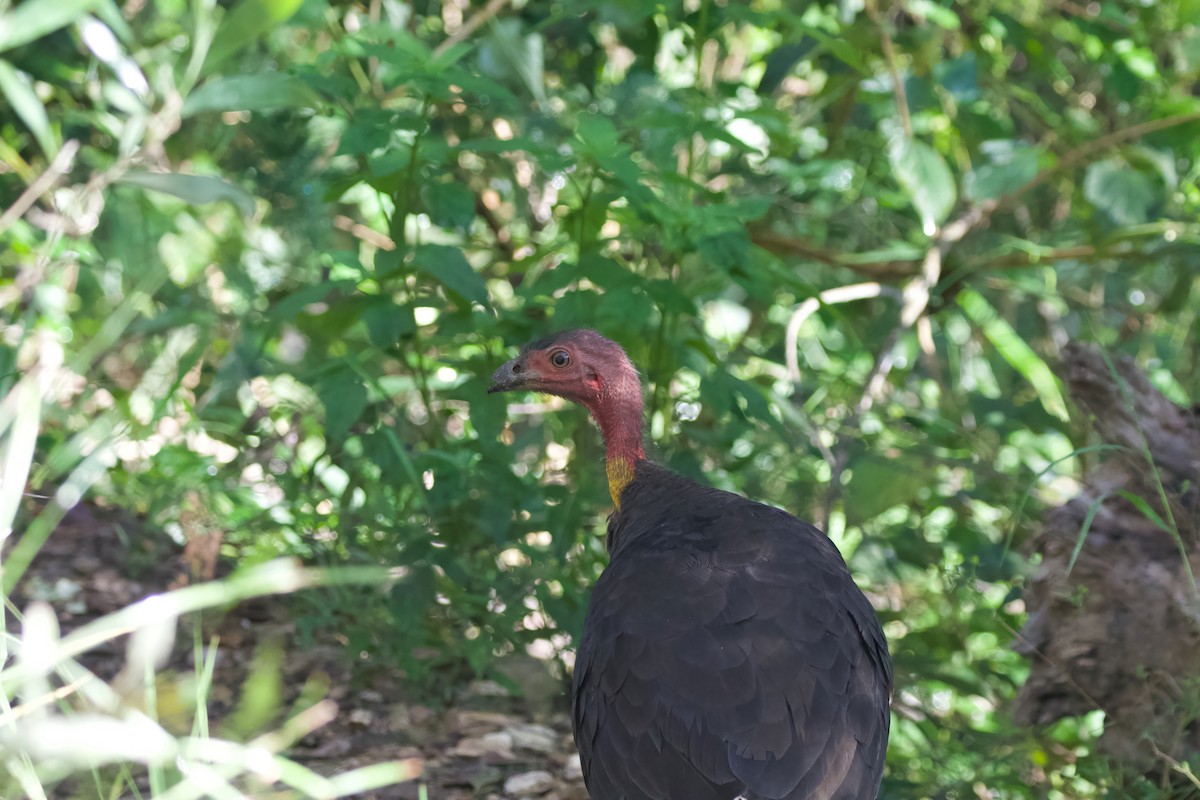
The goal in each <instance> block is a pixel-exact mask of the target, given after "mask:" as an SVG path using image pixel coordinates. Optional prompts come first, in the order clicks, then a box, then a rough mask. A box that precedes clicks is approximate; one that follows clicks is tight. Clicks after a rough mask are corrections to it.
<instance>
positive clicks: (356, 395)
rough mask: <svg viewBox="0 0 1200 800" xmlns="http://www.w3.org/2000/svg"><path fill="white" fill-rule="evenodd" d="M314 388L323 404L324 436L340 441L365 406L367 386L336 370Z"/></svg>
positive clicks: (367, 397)
mask: <svg viewBox="0 0 1200 800" xmlns="http://www.w3.org/2000/svg"><path fill="white" fill-rule="evenodd" d="M316 389H317V396H318V397H320V398H321V405H323V406H325V436H326V437H327V438H328V439H329V440H331V441H334V442H340V441H342V440H343V439H345V438H346V434H348V433H349V432H350V426H352V425H353V424H354V423H355V422H358V418H359V417H361V416H362V414H363V411H365V410H366V408H367V404H368V402H369V395H368V394H367V387H365V386H363V385H362V383H361V382H360V381H359V380H358V379H357V378H355V377H354V376H353V375H350V374H349V373H347V372H336V373H333V374H331V375H329V376H328V378H327V379H326V380H325V381H324V382H323V383H321V384H320V385H319V386H317V387H316Z"/></svg>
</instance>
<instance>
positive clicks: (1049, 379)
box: [957, 289, 1068, 422]
mask: <svg viewBox="0 0 1200 800" xmlns="http://www.w3.org/2000/svg"><path fill="white" fill-rule="evenodd" d="M957 300H958V304H959V306H960V307H962V310H963V311H965V312H966V314H967V317H968V318H970V320H971V321H972V322H974V323H975V324H976V325H978V326H979V328H980V330H982V331H983V335H984V336H986V337H987V339H988V341H989V342H991V343H992V346H993V347H995V348H996V352H997V353H999V354H1000V357H1001V358H1003V359H1004V360H1005V361H1007V362H1008V363H1009V364H1010V365H1011V366H1012V368H1013V369H1015V370H1016V371H1017V372H1019V373H1020V374H1021V376H1022V377H1024V378H1025V380H1027V381H1029V383H1030V384H1031V385H1032V386H1033V388H1034V391H1036V392H1037V395H1038V399H1039V400H1040V401H1041V403H1042V407H1043V408H1044V409H1046V412H1047V413H1049V414H1052V415H1054V416H1056V417H1058V418H1059V419H1061V420H1063V421H1064V422H1065V421H1066V420H1067V419H1068V415H1067V404H1066V402H1065V401H1064V400H1063V396H1062V391H1061V390H1060V389H1059V386H1058V379H1057V378H1056V377H1054V373H1053V372H1052V371H1051V369H1050V367H1049V366H1047V365H1046V362H1045V361H1043V360H1042V359H1041V358H1039V357H1038V354H1037V353H1035V352H1033V348H1031V347H1030V346H1029V345H1028V344H1026V343H1025V340H1024V339H1022V338H1021V336H1020V334H1018V333H1017V332H1016V331H1015V330H1013V327H1012V326H1011V325H1009V324H1008V322H1006V321H1005V320H1003V319H1001V318H1000V315H999V314H997V313H996V309H994V308H992V306H991V304H990V303H988V301H987V300H985V299H984V297H983V295H981V294H979V292H976V291H975V290H974V289H964V290H962V291H961V292H959V293H958V297H957Z"/></svg>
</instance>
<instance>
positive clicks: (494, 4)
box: [433, 0, 509, 58]
mask: <svg viewBox="0 0 1200 800" xmlns="http://www.w3.org/2000/svg"><path fill="white" fill-rule="evenodd" d="M508 3H509V0H491V2H489V3H488V4H487V5H486V6H484V7H483V8H481V9H479V12H478V13H476V14H475V15H473V16H472V17H471V18H470V19H469V20H467V21H466V22H464V23H463V26H462V27H461V28H459V29H458V30H457V31H455V32H454V34H453V35H452V36H449V37H448V38H446V40H445V41H443V42H442V43H441V44H439V45H438V46H437V47H435V48H433V57H434V58H438V57H439V56H441V55H442V54H444V53H445V52H446V51H447V50H449V49H450V48H451V47H454V45H456V44H458V43H459V42H461V41H463V40H464V39H466V38H467V37H468V36H470V35H471V34H472V33H474V32H475V31H476V29H477V28H479V26H480V25H482V24H483V23H485V22H487V21H488V20H489V19H491V18H492V17H494V16H496V15H497V14H499V13H500V10H501V9H502V8H504V7H505V6H506V5H508Z"/></svg>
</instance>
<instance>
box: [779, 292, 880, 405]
mask: <svg viewBox="0 0 1200 800" xmlns="http://www.w3.org/2000/svg"><path fill="white" fill-rule="evenodd" d="M881 294H886V295H897V294H898V293H897V292H896V290H895V289H893V288H892V287H890V286H882V285H880V284H879V283H878V282H871V283H856V284H853V285H851V286H839V287H837V288H836V289H826V290H825V291H823V292H821V293H820V294H818V295H817V296H816V297H810V298H808V299H807V300H805V301H804V302H803V303H801V304H800V305H798V306H796V310H795V311H794V312H792V318H791V319H789V320H788V324H787V333H786V339H785V341H786V344H785V345H784V358H785V359H786V361H787V371H788V378H790V379H791V380H792V382H793V383H798V382H799V381H800V360H799V358H797V356H796V349H797V346H798V343H799V340H800V327H801V326H802V325H804V323H805V321H806V320H807V319H808V318H809V317H811V316H812V315H813V314H815V313H816V312H817V309H819V308H820V307H821V306H822V305H833V304H834V303H849V302H852V301H854V300H866V299H868V298H871V297H879V296H880V295H881Z"/></svg>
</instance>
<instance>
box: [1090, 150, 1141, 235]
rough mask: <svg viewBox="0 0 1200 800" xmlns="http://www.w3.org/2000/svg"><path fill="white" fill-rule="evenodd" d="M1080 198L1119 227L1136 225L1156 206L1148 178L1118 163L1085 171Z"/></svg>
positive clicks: (1094, 165)
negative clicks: (1081, 196) (1086, 200)
mask: <svg viewBox="0 0 1200 800" xmlns="http://www.w3.org/2000/svg"><path fill="white" fill-rule="evenodd" d="M1083 196H1084V197H1086V198H1087V199H1088V202H1090V203H1091V204H1092V205H1094V206H1095V207H1096V208H1098V209H1100V210H1101V211H1103V212H1104V213H1105V214H1107V215H1108V217H1109V219H1111V220H1112V221H1113V223H1114V224H1116V225H1119V226H1122V227H1123V226H1126V225H1140V224H1141V223H1143V222H1146V221H1148V220H1149V219H1150V211H1151V209H1152V208H1154V206H1155V205H1157V204H1158V202H1159V200H1160V197H1159V191H1158V188H1157V187H1156V186H1155V185H1154V182H1153V181H1151V180H1150V179H1149V178H1148V177H1146V176H1145V175H1143V174H1142V173H1141V172H1138V171H1137V170H1135V169H1134V168H1133V167H1130V166H1129V165H1128V164H1126V163H1125V162H1124V161H1121V160H1119V159H1110V160H1108V161H1099V162H1097V163H1095V164H1092V165H1091V166H1090V167H1088V170H1087V174H1086V175H1085V176H1084V179H1083Z"/></svg>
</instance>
